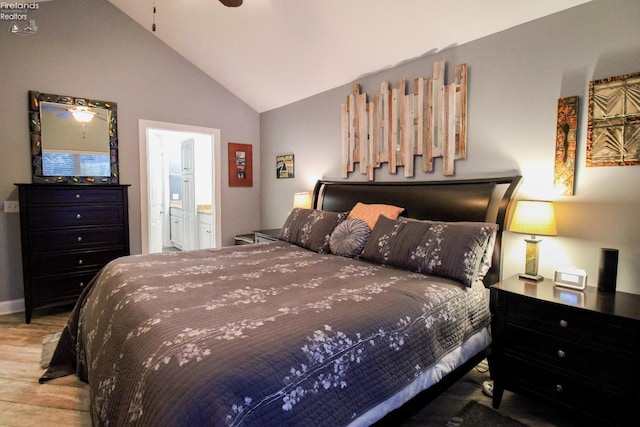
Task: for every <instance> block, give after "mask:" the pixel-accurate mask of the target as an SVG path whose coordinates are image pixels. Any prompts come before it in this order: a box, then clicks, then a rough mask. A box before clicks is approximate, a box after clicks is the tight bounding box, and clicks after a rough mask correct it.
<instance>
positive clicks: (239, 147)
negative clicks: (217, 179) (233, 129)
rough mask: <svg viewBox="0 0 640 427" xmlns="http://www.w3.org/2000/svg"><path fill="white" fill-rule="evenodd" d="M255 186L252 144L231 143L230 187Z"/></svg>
mask: <svg viewBox="0 0 640 427" xmlns="http://www.w3.org/2000/svg"><path fill="white" fill-rule="evenodd" d="M252 186H253V160H252V146H251V144H238V143H235V142H230V143H229V187H252Z"/></svg>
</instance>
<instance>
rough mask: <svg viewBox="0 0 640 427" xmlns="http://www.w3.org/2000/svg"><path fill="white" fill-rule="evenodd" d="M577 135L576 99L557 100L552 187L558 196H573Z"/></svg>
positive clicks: (572, 97)
mask: <svg viewBox="0 0 640 427" xmlns="http://www.w3.org/2000/svg"><path fill="white" fill-rule="evenodd" d="M577 133H578V97H577V96H570V97H568V98H560V99H559V100H558V119H557V123H556V156H555V164H554V169H553V177H554V187H555V188H556V190H557V192H558V194H559V195H562V196H573V194H574V190H573V188H574V182H575V168H576V146H577Z"/></svg>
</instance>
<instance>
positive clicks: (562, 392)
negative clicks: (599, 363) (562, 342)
mask: <svg viewBox="0 0 640 427" xmlns="http://www.w3.org/2000/svg"><path fill="white" fill-rule="evenodd" d="M504 363H505V368H506V369H507V370H506V372H507V373H509V372H511V373H517V375H513V376H510V380H509V381H508V383H509V386H510V387H509V388H510V389H513V390H514V391H525V392H529V393H532V394H535V395H537V396H540V397H543V398H545V399H548V400H551V401H552V402H556V403H560V404H563V405H566V406H569V407H571V408H574V409H577V410H579V411H581V412H587V413H592V414H593V410H594V408H598V411H597V413H595V414H593V415H594V416H596V417H598V418H600V419H602V420H605V421H607V422H612V421H613V424H619V423H618V422H615V421H616V420H620V421H622V420H631V411H635V410H636V408H634V407H633V399H634V395H633V393H630V392H627V393H616V392H613V391H611V390H608V389H605V388H603V387H601V386H599V385H597V384H594V383H591V382H588V381H580V380H576V379H575V378H573V377H571V376H567V375H563V374H561V373H558V372H554V371H553V370H549V369H544V368H542V367H540V366H538V365H535V364H531V363H527V362H525V361H522V360H520V359H517V358H513V357H509V356H507V357H505V359H504ZM596 369H597V368H596ZM598 424H600V423H597V422H596V423H594V424H593V425H598Z"/></svg>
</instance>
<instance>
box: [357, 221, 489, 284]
mask: <svg viewBox="0 0 640 427" xmlns="http://www.w3.org/2000/svg"><path fill="white" fill-rule="evenodd" d="M497 230H498V226H497V224H491V223H469V222H464V223H463V222H460V223H456V222H437V221H414V220H411V221H408V220H403V219H398V220H389V219H387V218H384V217H381V218H380V219H378V222H377V223H376V227H375V228H374V229H373V230H372V231H371V235H370V236H369V240H367V243H366V245H365V247H364V250H363V251H362V254H361V255H360V258H363V259H368V260H371V261H374V262H377V263H380V264H385V265H390V266H393V267H398V268H402V269H405V270H409V271H415V272H417V273H424V274H431V275H434V276H440V277H446V278H449V279H453V280H456V281H458V282H460V283H462V284H463V285H465V286H471V284H472V283H473V282H474V281H476V280H478V279H480V278H482V277H483V276H484V274H483V272H484V273H485V274H486V272H485V267H484V266H483V258H485V252H486V251H487V248H488V246H490V242H491V241H492V240H493V235H495V233H496V232H497Z"/></svg>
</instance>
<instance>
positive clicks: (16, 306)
mask: <svg viewBox="0 0 640 427" xmlns="http://www.w3.org/2000/svg"><path fill="white" fill-rule="evenodd" d="M21 311H24V299H23V298H20V299H14V300H10V301H0V315H1V314H11V313H18V312H21Z"/></svg>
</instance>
